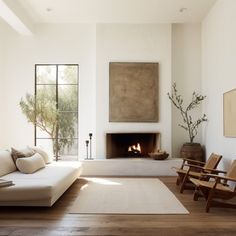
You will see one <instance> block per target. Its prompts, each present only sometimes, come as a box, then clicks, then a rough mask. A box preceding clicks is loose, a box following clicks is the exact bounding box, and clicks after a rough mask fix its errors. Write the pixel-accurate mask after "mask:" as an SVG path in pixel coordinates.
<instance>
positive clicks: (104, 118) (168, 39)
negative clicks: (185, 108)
mask: <svg viewBox="0 0 236 236" xmlns="http://www.w3.org/2000/svg"><path fill="white" fill-rule="evenodd" d="M0 30H3V33H4V35H5V36H6V41H4V43H1V44H0V50H1V49H2V48H3V49H4V50H5V51H6V52H7V53H6V55H5V57H4V58H3V57H2V54H1V55H0V70H1V66H2V65H3V67H4V71H5V73H4V74H3V75H5V76H1V77H0V78H1V87H0V90H1V91H2V92H1V93H0V96H2V97H3V99H2V100H1V101H4V102H3V103H2V105H1V103H0V107H1V106H2V111H4V113H3V114H4V115H3V116H0V130H1V134H3V135H1V137H3V138H0V146H1V147H3V148H9V147H11V146H15V147H22V146H25V145H30V144H33V140H34V137H33V135H34V132H33V126H32V125H29V123H27V120H26V118H25V117H24V116H23V115H22V113H21V110H20V107H19V101H20V99H21V97H23V96H24V95H25V94H26V93H27V92H29V93H34V64H37V63H78V64H79V67H80V70H79V71H80V75H79V157H80V158H81V159H82V158H84V157H85V154H86V150H85V140H86V139H88V133H89V132H92V133H93V134H94V138H93V156H94V157H96V158H105V153H106V151H105V141H106V140H105V134H106V133H107V132H160V133H161V145H162V148H163V149H165V150H167V151H168V152H169V153H171V151H172V148H173V150H174V152H173V153H174V155H172V156H173V157H176V156H178V152H179V148H180V146H181V145H182V143H183V142H185V141H186V135H185V133H183V132H182V130H181V129H180V128H179V127H177V121H178V119H179V117H178V116H177V111H176V110H175V109H174V108H171V102H170V101H169V99H168V97H167V92H169V91H170V87H171V82H172V80H173V81H176V82H177V84H178V86H180V91H181V93H183V96H184V97H186V98H188V97H189V96H190V94H191V92H192V91H193V89H195V90H196V91H198V90H199V88H200V84H201V81H200V70H201V69H200V62H199V57H200V49H199V48H200V39H199V38H200V26H199V25H198V24H189V25H174V26H173V28H172V27H171V25H170V24H97V25H96V26H95V25H88V24H64V25H63V24H41V25H38V26H37V27H36V30H35V32H36V33H35V34H34V35H33V36H31V37H23V36H20V35H18V34H17V33H15V32H14V31H13V30H11V29H10V28H9V27H7V29H5V28H4V27H1V25H0ZM1 40H2V37H1ZM0 42H1V41H0ZM172 56H173V60H172ZM1 59H2V60H3V59H4V60H3V63H2V62H1ZM110 61H127V62H129V61H130V62H159V69H160V74H159V75H160V77H159V80H160V81H159V82H160V101H159V102H160V122H158V123H124V122H122V123H114V122H109V110H108V109H109V62H110ZM172 64H173V66H172ZM186 65H187V66H186ZM172 70H173V76H172V75H171V73H172ZM0 72H1V71H0ZM3 86H4V87H3ZM172 112H173V118H172V117H171V113H172ZM177 117H178V118H177ZM171 120H173V122H172V121H171ZM9 124H10V125H9ZM171 128H172V131H171ZM172 136H173V137H172ZM198 138H199V137H198ZM196 140H197V141H198V140H199V139H196ZM172 143H173V145H172Z"/></svg>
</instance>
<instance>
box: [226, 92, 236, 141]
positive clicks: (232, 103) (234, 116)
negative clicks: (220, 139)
mask: <svg viewBox="0 0 236 236" xmlns="http://www.w3.org/2000/svg"><path fill="white" fill-rule="evenodd" d="M223 103H224V136H226V137H236V89H233V90H230V91H228V92H226V93H224V95H223Z"/></svg>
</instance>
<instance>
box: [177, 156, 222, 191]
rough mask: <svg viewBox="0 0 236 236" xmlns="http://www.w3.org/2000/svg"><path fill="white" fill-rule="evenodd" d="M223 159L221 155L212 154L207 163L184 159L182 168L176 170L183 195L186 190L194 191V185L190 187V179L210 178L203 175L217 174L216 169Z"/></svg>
mask: <svg viewBox="0 0 236 236" xmlns="http://www.w3.org/2000/svg"><path fill="white" fill-rule="evenodd" d="M221 158H222V156H221V155H217V154H215V153H212V154H211V156H210V157H209V158H208V160H207V161H206V162H201V161H197V160H191V159H183V163H182V166H181V167H180V168H179V169H177V168H175V169H176V173H177V174H178V178H177V181H176V184H177V185H180V192H181V193H183V191H184V190H185V189H194V186H193V185H191V186H190V185H189V184H191V181H190V178H196V179H199V178H208V177H206V176H205V177H203V176H202V174H203V173H213V174H215V173H216V172H215V169H216V168H217V165H218V164H219V162H220V160H221Z"/></svg>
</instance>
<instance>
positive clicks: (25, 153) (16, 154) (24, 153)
mask: <svg viewBox="0 0 236 236" xmlns="http://www.w3.org/2000/svg"><path fill="white" fill-rule="evenodd" d="M34 154H35V152H34V151H33V150H32V149H30V148H28V147H26V148H24V149H20V150H17V149H15V148H11V156H12V159H13V161H14V162H16V160H17V159H18V158H22V157H31V156H32V155H34Z"/></svg>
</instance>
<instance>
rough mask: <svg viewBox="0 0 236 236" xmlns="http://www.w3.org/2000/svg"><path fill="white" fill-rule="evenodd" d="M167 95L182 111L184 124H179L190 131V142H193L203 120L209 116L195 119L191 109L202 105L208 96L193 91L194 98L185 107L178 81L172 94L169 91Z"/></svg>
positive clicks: (173, 86) (173, 87) (204, 115)
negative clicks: (179, 91)
mask: <svg viewBox="0 0 236 236" xmlns="http://www.w3.org/2000/svg"><path fill="white" fill-rule="evenodd" d="M167 95H168V97H169V99H170V100H171V101H172V103H173V105H174V106H175V107H176V108H177V109H178V110H179V111H180V114H181V116H182V118H183V122H184V124H179V126H180V127H181V128H183V129H184V130H186V131H187V132H188V135H189V139H190V143H193V140H194V138H195V137H196V135H197V133H198V127H199V125H200V124H201V123H202V122H204V121H207V117H206V114H203V116H202V117H200V118H198V119H197V120H194V119H193V117H192V115H191V114H190V111H191V110H193V109H194V108H196V107H197V106H198V105H200V104H201V102H202V101H203V100H204V99H205V98H206V96H202V95H199V94H197V93H196V92H193V94H192V100H191V101H190V103H189V105H188V106H186V107H184V105H183V98H182V96H181V95H179V94H178V91H177V88H176V83H174V84H173V85H172V92H171V94H170V93H168V94H167Z"/></svg>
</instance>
